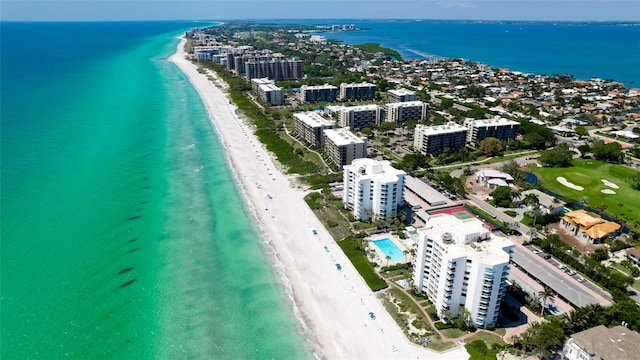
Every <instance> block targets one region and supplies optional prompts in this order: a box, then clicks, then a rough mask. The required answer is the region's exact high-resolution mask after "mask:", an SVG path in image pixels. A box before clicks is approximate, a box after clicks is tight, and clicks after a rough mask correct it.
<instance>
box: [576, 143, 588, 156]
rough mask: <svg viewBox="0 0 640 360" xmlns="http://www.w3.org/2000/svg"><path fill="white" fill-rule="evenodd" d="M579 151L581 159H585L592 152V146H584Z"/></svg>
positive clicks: (579, 147)
mask: <svg viewBox="0 0 640 360" xmlns="http://www.w3.org/2000/svg"><path fill="white" fill-rule="evenodd" d="M578 151H580V157H582V158H583V157H585V156H586V155H587V154H588V153H589V151H591V146H589V145H587V144H582V145H580V146H578Z"/></svg>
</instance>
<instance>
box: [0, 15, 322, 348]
mask: <svg viewBox="0 0 640 360" xmlns="http://www.w3.org/2000/svg"><path fill="white" fill-rule="evenodd" d="M194 25H196V24H193V23H175V22H174V23H153V22H149V23H2V25H1V26H2V28H1V31H0V32H1V36H2V39H1V40H2V52H1V54H2V58H1V69H0V70H1V74H2V78H1V91H2V96H1V99H2V100H1V104H0V105H1V106H0V111H1V112H0V115H1V124H0V135H1V138H0V144H1V148H0V150H1V152H0V156H1V158H0V161H1V162H0V164H1V186H2V187H1V204H0V211H1V213H0V214H1V223H0V226H1V227H0V235H1V243H0V246H1V264H0V270H1V283H0V285H1V289H0V290H1V294H0V309H1V312H2V314H1V325H0V326H1V341H2V342H1V358H2V359H31V358H46V359H54V358H55V359H57V358H74V359H187V358H200V359H254V358H265V359H267V358H275V359H285V358H291V359H299V358H308V357H310V354H311V351H310V350H309V349H310V346H309V345H308V342H307V341H306V339H305V337H304V336H303V335H301V334H304V331H303V330H301V328H302V325H301V323H300V322H298V321H297V320H296V318H295V316H294V309H293V307H292V305H291V302H290V301H289V299H288V295H287V294H288V290H287V288H286V286H285V284H283V282H282V281H281V280H280V279H281V277H280V274H279V273H278V272H277V271H276V270H274V269H275V268H276V267H274V266H273V260H272V256H271V255H270V254H271V252H270V250H269V248H268V246H267V245H266V244H264V243H263V242H262V240H261V238H260V236H259V230H258V229H256V228H254V226H252V222H253V218H252V216H251V213H250V210H248V209H247V208H246V207H245V206H244V205H243V204H244V202H243V199H242V195H241V193H240V191H239V189H238V188H237V186H236V185H235V183H234V181H233V176H232V173H231V172H230V170H229V167H228V165H227V162H226V159H225V157H224V156H223V153H222V149H221V146H220V143H219V142H218V139H217V138H216V136H215V133H214V132H213V129H212V127H211V125H210V124H209V120H208V118H207V114H206V112H205V110H204V108H203V105H202V103H201V101H200V98H199V97H198V95H197V93H196V92H195V91H194V89H193V88H192V87H191V85H190V84H189V82H188V80H187V79H186V78H185V77H184V76H183V74H182V73H181V72H180V71H179V70H178V69H177V68H176V67H175V66H174V65H173V64H171V63H170V62H168V61H167V57H168V56H169V55H171V54H172V53H173V52H174V50H175V46H176V45H177V42H178V40H177V39H175V36H176V35H178V34H180V32H181V30H184V29H186V28H189V27H191V26H194Z"/></svg>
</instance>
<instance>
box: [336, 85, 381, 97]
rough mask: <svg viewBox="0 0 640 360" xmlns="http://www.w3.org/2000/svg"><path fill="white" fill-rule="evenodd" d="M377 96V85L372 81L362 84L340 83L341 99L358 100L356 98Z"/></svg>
mask: <svg viewBox="0 0 640 360" xmlns="http://www.w3.org/2000/svg"><path fill="white" fill-rule="evenodd" d="M375 96H376V86H375V85H374V84H370V83H366V82H363V83H360V84H345V83H342V84H340V96H339V99H340V100H341V101H356V100H373V98H374V97H375Z"/></svg>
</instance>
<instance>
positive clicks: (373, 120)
mask: <svg viewBox="0 0 640 360" xmlns="http://www.w3.org/2000/svg"><path fill="white" fill-rule="evenodd" d="M339 114H340V115H339V116H340V118H339V120H338V121H339V122H338V123H339V124H340V126H342V127H347V126H348V127H350V128H351V129H354V130H357V129H362V128H366V127H371V126H374V125H378V124H380V122H381V121H382V119H383V118H384V116H385V114H386V111H385V110H384V108H381V107H380V106H378V105H375V104H370V105H360V106H347V107H343V108H341V109H340V110H339Z"/></svg>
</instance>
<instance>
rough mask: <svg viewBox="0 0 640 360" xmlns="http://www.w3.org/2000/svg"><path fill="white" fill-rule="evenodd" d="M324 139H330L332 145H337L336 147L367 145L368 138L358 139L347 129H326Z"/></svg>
mask: <svg viewBox="0 0 640 360" xmlns="http://www.w3.org/2000/svg"><path fill="white" fill-rule="evenodd" d="M324 137H325V139H328V140H329V141H331V142H332V143H334V144H336V146H344V145H349V144H362V143H365V144H366V142H367V140H366V138H361V137H358V136H357V135H356V134H354V133H352V132H351V131H349V130H347V129H345V128H341V129H326V130H324Z"/></svg>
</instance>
